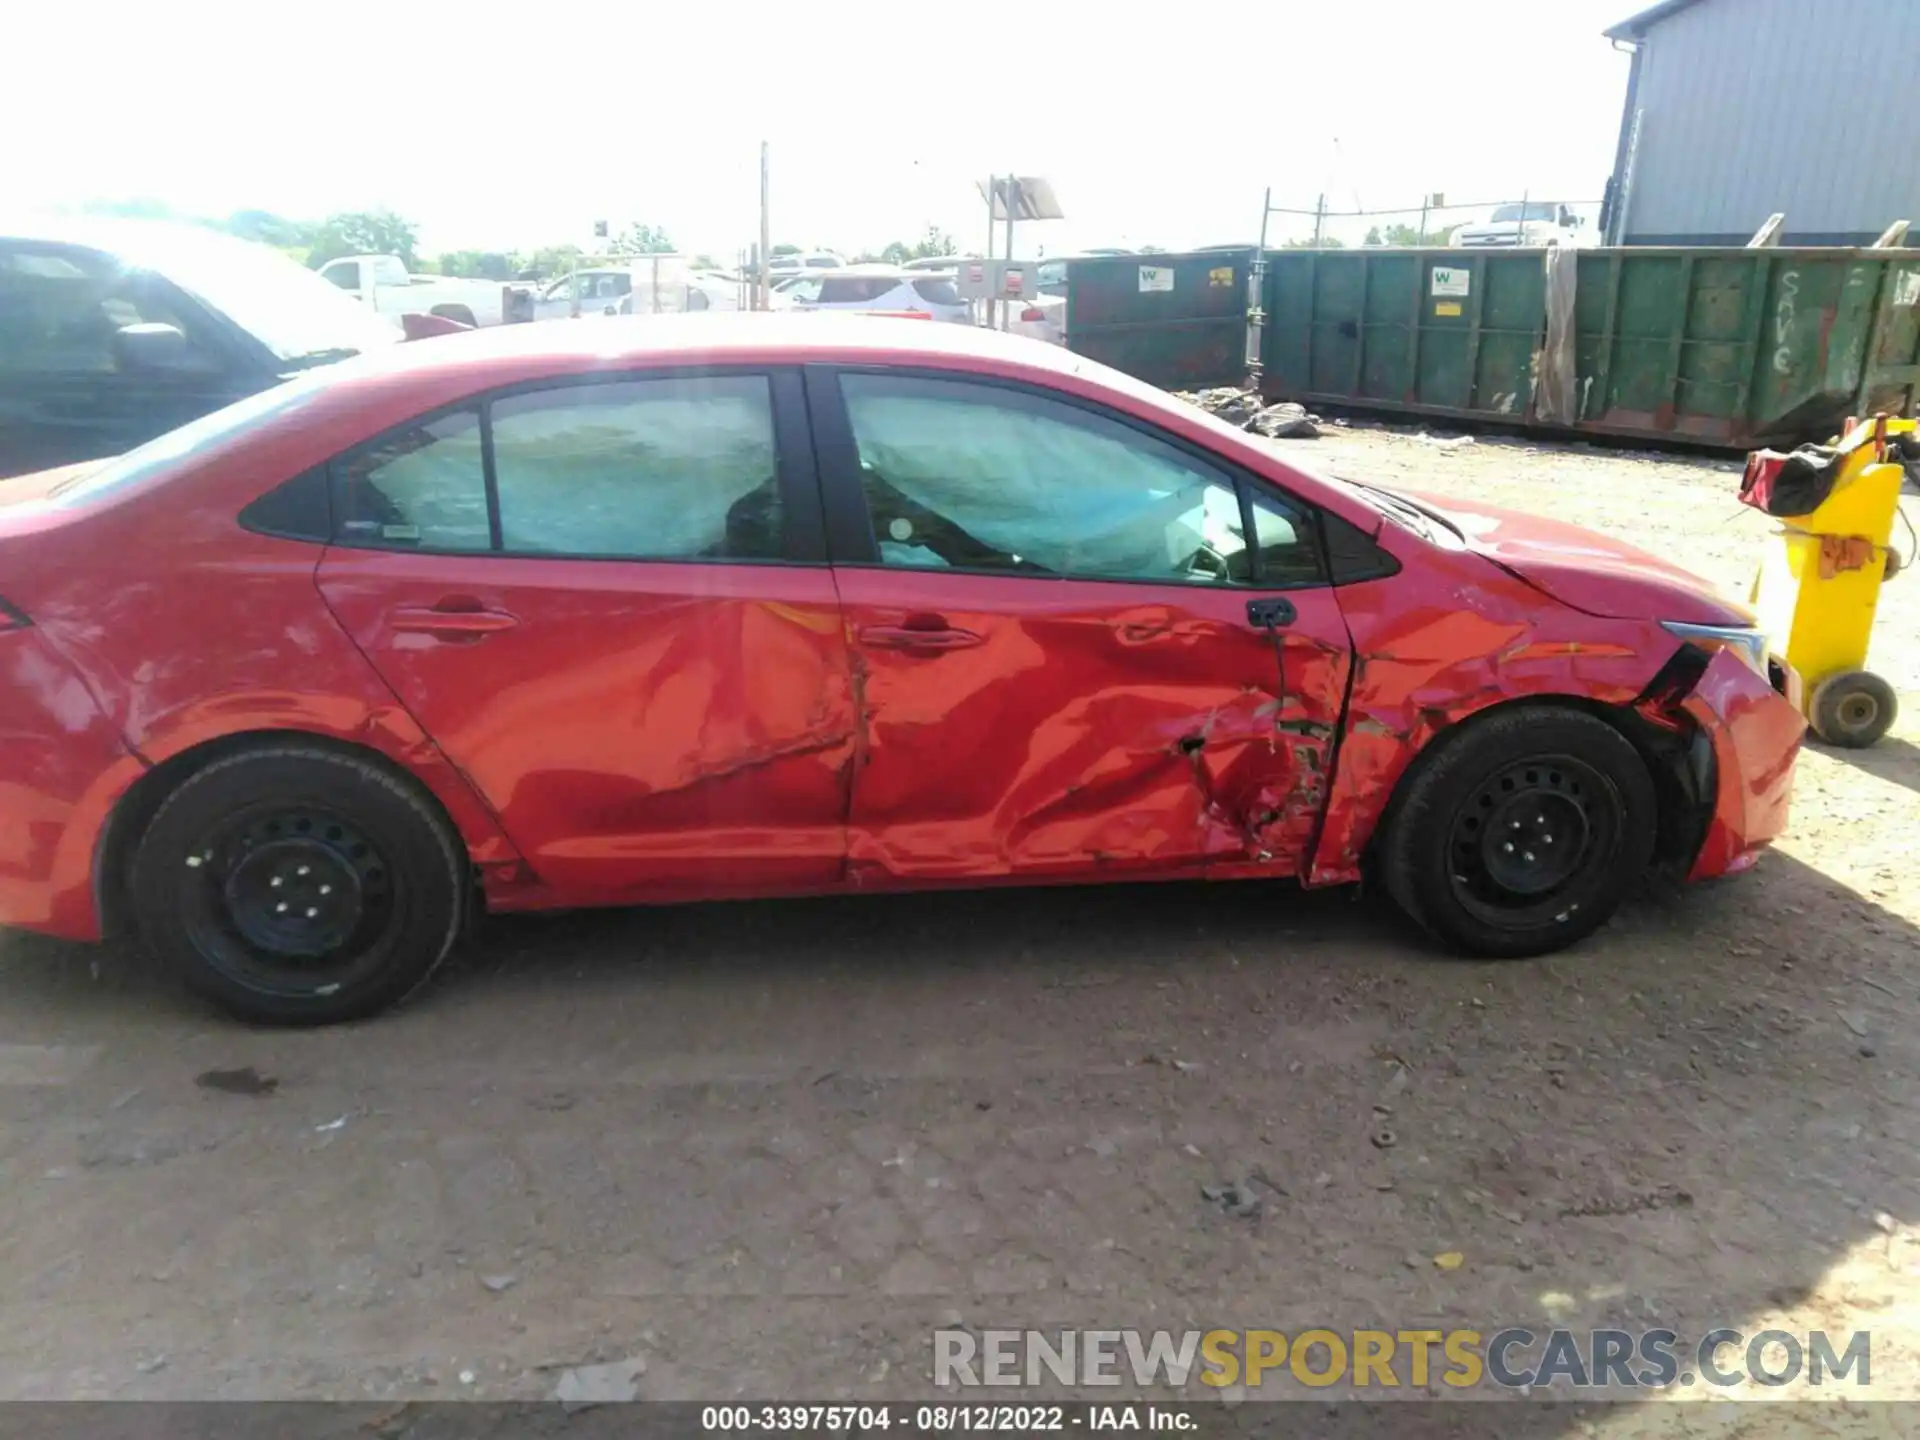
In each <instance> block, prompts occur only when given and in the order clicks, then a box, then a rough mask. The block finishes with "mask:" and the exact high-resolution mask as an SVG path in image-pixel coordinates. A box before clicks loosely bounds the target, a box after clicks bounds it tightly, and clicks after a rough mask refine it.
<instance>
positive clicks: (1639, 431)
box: [1068, 246, 1920, 450]
mask: <svg viewBox="0 0 1920 1440" xmlns="http://www.w3.org/2000/svg"><path fill="white" fill-rule="evenodd" d="M1263 258H1264V271H1265V275H1264V283H1263V285H1262V287H1261V294H1262V300H1263V303H1262V305H1261V306H1260V309H1261V311H1263V312H1264V313H1263V315H1262V316H1260V317H1257V318H1259V319H1261V320H1262V321H1263V323H1262V324H1261V325H1260V327H1259V329H1258V331H1257V332H1253V333H1255V334H1256V335H1257V343H1258V358H1259V360H1260V379H1261V388H1262V390H1263V391H1264V392H1265V393H1266V394H1267V395H1268V396H1269V397H1271V398H1274V399H1286V400H1298V401H1300V402H1302V403H1305V404H1320V405H1326V406H1344V407H1348V408H1351V409H1355V410H1363V411H1378V412H1385V413H1404V414H1410V415H1424V416H1433V417H1435V418H1442V419H1449V420H1456V421H1476V420H1477V421H1487V422H1495V423H1500V424H1505V425H1514V426H1520V427H1524V428H1529V429H1545V430H1555V431H1579V432H1586V433H1592V434H1602V435H1621V436H1638V437H1643V438H1648V439H1667V440H1685V441H1691V442H1694V443H1700V444H1708V445H1722V446H1727V447H1730V448H1734V449H1743V450H1744V449H1749V448H1752V447H1753V446H1755V445H1757V444H1762V443H1773V442H1785V441H1794V440H1799V439H1802V438H1807V437H1818V436H1825V435H1828V434H1831V433H1832V432H1833V430H1834V429H1835V428H1836V427H1837V426H1838V424H1839V423H1840V422H1841V421H1842V420H1843V419H1845V417H1846V416H1848V415H1852V414H1860V415H1868V414H1873V413H1875V412H1877V411H1883V410H1884V411H1887V412H1889V413H1896V414H1897V413H1901V412H1904V411H1906V410H1907V409H1908V408H1909V407H1910V406H1912V405H1913V404H1914V403H1915V401H1916V399H1920V252H1915V251H1912V250H1897V249H1896V250H1879V249H1837V248H1836V249H1790V250H1775V249H1707V248H1687V249H1681V248H1668V247H1651V246H1649V247H1638V246H1636V247H1626V248H1618V249H1594V250H1562V251H1560V252H1558V253H1557V254H1554V255H1550V253H1549V252H1548V251H1545V250H1538V249H1526V250H1521V249H1514V250H1468V249H1460V250H1453V249H1445V250H1442V249H1431V250H1428V249H1422V250H1400V249H1389V248H1377V247H1369V248H1365V249H1356V250H1272V251H1268V252H1266V254H1265V256H1264V257H1263ZM1147 260H1154V261H1160V262H1166V264H1167V267H1168V270H1169V272H1170V273H1171V274H1172V276H1173V279H1172V282H1171V284H1170V285H1167V284H1166V282H1164V281H1161V280H1160V279H1159V277H1158V276H1154V277H1149V278H1150V279H1152V280H1153V282H1154V285H1155V286H1164V287H1165V288H1152V289H1149V288H1145V287H1144V285H1143V282H1142V280H1141V278H1140V275H1141V264H1143V263H1144V262H1145V261H1147ZM1209 261H1212V262H1214V263H1216V264H1218V265H1219V266H1221V267H1224V268H1226V269H1227V270H1228V271H1229V272H1230V273H1229V274H1228V275H1227V276H1226V278H1223V279H1222V280H1221V281H1220V282H1219V283H1217V284H1215V283H1213V282H1211V281H1209V280H1208V279H1207V278H1206V277H1207V274H1208V262H1209ZM1252 264H1253V256H1252V253H1251V252H1249V251H1236V252H1215V253H1213V254H1211V255H1209V254H1207V253H1205V252H1202V254H1200V255H1197V256H1194V255H1188V256H1153V257H1128V258H1127V259H1125V260H1122V261H1107V260H1100V261H1091V262H1088V261H1076V262H1075V263H1074V264H1073V266H1072V267H1070V271H1069V291H1068V316H1069V319H1068V344H1069V345H1070V346H1071V347H1072V348H1073V349H1075V350H1077V351H1080V352H1081V353H1083V354H1087V355H1090V356H1093V357H1094V358H1096V359H1100V360H1104V361H1106V362H1107V363H1109V364H1112V365H1115V366H1117V367H1118V368H1120V369H1122V370H1127V371H1129V372H1131V373H1132V374H1135V375H1138V376H1141V377H1142V378H1144V379H1148V380H1152V381H1155V382H1156V383H1159V384H1163V385H1179V386H1189V387H1190V386H1197V385H1223V384H1236V383H1240V382H1241V381H1243V380H1244V379H1245V378H1246V375H1247V373H1248V370H1249V367H1248V366H1247V365H1246V364H1245V361H1244V356H1243V353H1242V348H1243V347H1238V346H1236V345H1235V344H1233V343H1232V341H1233V337H1234V333H1235V327H1236V325H1237V326H1238V327H1239V330H1238V332H1237V333H1238V334H1239V336H1240V338H1241V340H1242V341H1243V342H1244V340H1245V338H1246V336H1247V334H1248V333H1249V325H1250V322H1251V321H1252V320H1253V319H1255V318H1256V317H1254V316H1252V315H1249V314H1248V313H1246V310H1247V307H1246V306H1245V303H1244V295H1245V291H1244V289H1236V282H1237V280H1238V279H1239V277H1241V276H1242V275H1244V274H1246V273H1247V272H1249V271H1250V270H1251V268H1252ZM1083 285H1084V286H1085V289H1084V291H1083V289H1082V287H1083ZM1236 305H1237V306H1238V307H1239V309H1238V311H1237V312H1236V309H1235V307H1236ZM1081 327H1084V328H1081Z"/></svg>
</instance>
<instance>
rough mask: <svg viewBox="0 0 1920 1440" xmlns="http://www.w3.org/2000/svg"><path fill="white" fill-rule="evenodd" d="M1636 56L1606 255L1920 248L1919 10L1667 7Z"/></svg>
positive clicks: (1607, 216)
mask: <svg viewBox="0 0 1920 1440" xmlns="http://www.w3.org/2000/svg"><path fill="white" fill-rule="evenodd" d="M1605 33H1606V36H1607V38H1608V39H1609V40H1611V41H1613V42H1614V44H1615V45H1616V46H1617V47H1619V48H1622V49H1628V48H1630V49H1631V50H1632V52H1633V64H1632V69H1631V71H1630V72H1629V78H1628V81H1627V98H1626V106H1625V110H1624V113H1623V114H1622V116H1621V120H1620V141H1619V147H1618V150H1617V152H1616V154H1615V157H1614V166H1613V178H1612V180H1611V181H1610V182H1609V184H1608V187H1607V204H1606V209H1605V212H1604V213H1603V215H1602V217H1601V233H1602V235H1603V236H1605V238H1606V241H1607V243H1609V244H1615V245H1744V244H1745V243H1746V242H1747V241H1748V240H1749V239H1750V238H1751V237H1752V236H1753V234H1754V232H1755V231H1757V230H1758V229H1759V228H1760V227H1761V225H1763V224H1764V223H1765V222H1766V220H1767V218H1768V217H1769V216H1770V215H1773V214H1775V213H1776V212H1777V213H1781V214H1784V215H1785V217H1786V221H1785V228H1784V229H1783V231H1782V232H1781V234H1780V237H1779V243H1780V244H1783V245H1870V244H1872V243H1873V242H1874V240H1875V239H1877V238H1878V237H1879V236H1880V234H1881V233H1882V232H1883V231H1885V230H1886V228H1887V226H1888V225H1890V224H1892V223H1893V222H1894V221H1896V220H1910V221H1912V222H1913V226H1914V230H1913V232H1910V234H1909V238H1908V240H1907V243H1908V244H1909V245H1912V244H1916V243H1920V84H1916V83H1915V82H1914V78H1913V76H1912V74H1911V73H1910V70H1911V66H1912V62H1913V56H1914V54H1915V51H1916V46H1917V45H1920V0H1662V3H1661V4H1657V5H1654V6H1652V7H1651V8H1650V9H1647V10H1644V11H1642V12H1641V13H1640V14H1638V15H1635V16H1634V17H1633V18H1632V19H1630V20H1624V21H1622V22H1621V23H1620V24H1618V25H1616V26H1614V27H1613V28H1612V29H1611V30H1608V31H1607V32H1605Z"/></svg>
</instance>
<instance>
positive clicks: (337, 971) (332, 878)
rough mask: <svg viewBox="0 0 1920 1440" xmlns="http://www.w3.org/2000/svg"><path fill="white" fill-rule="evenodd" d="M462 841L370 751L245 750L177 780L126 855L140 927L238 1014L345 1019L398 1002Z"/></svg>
mask: <svg viewBox="0 0 1920 1440" xmlns="http://www.w3.org/2000/svg"><path fill="white" fill-rule="evenodd" d="M464 869H465V861H464V851H463V849H462V848H461V847H460V844H459V841H458V838H457V837H456V836H455V835H454V834H453V831H452V829H451V827H450V826H449V825H448V823H447V821H446V819H445V817H444V815H442V814H441V813H440V812H439V810H438V807H437V806H435V805H434V804H433V803H432V801H431V800H430V799H429V798H428V797H427V796H425V795H424V794H423V793H422V792H420V791H419V790H418V789H417V788H416V787H414V786H413V785H411V784H410V783H408V782H407V781H405V780H403V779H401V778H399V777H397V776H395V775H392V774H390V773H389V772H387V771H386V770H385V769H384V768H382V767H380V766H378V765H376V764H374V763H373V762H371V761H368V760H363V759H360V758H358V757H356V756H352V755H348V754H344V753H340V752H335V751H331V750H322V749H317V748H316V749H308V748H304V747H300V748H280V749H272V750H267V749H262V750H251V751H245V752H242V753H240V754H238V755H234V756H230V757H227V758H225V759H222V760H219V761H216V762H214V763H213V764H211V765H209V766H207V767H206V768H205V769H203V770H200V771H198V772H196V773H194V774H193V775H191V776H189V777H188V778H187V779H186V781H184V782H183V783H182V784H181V785H180V787H179V788H178V789H177V790H175V791H174V793H173V794H172V795H171V796H169V797H168V799H167V800H166V802H165V803H164V804H163V805H162V806H161V808H160V810H159V812H158V813H157V814H156V815H155V816H154V819H153V822H152V824H151V825H150V826H149V827H148V829H147V832H146V834H145V835H144V836H143V837H142V839H141V841H140V844H139V847H138V849H137V850H136V852H135V855H134V860H133V873H132V891H133V898H134V906H135V916H136V920H137V923H138V925H139V929H140V933H141V935H142V936H143V938H144V939H145V940H146V941H147V943H148V944H149V946H150V947H151V948H153V949H154V950H155V951H156V952H158V953H159V954H160V955H161V956H162V957H163V958H165V959H166V960H168V961H169V962H170V963H171V964H172V965H173V966H174V968H175V969H176V970H177V971H178V972H179V973H180V974H181V976H182V978H183V979H184V980H185V981H186V983H187V984H188V985H189V986H190V987H191V988H192V989H194V990H196V991H197V992H199V993H201V994H203V995H206V996H208V997H209V998H211V999H213V1000H215V1001H216V1002H218V1003H219V1004H221V1005H222V1006H224V1007H225V1008H226V1009H228V1010H229V1011H231V1012H233V1013H234V1014H236V1015H239V1016H241V1017H243V1018H246V1019H250V1020H259V1021H266V1022H272V1023H283V1024H323V1023H327V1022H330V1021H335V1020H344V1019H351V1018H355V1017H357V1016H361V1015H367V1014H371V1013H373V1012H374V1011H375V1010H378V1009H381V1008H382V1007H384V1006H386V1005H388V1004H391V1003H393V1002H394V1001H396V1000H398V999H400V998H402V997H403V996H404V995H405V994H407V993H408V992H409V991H411V990H412V989H413V988H414V987H415V986H417V985H418V984H420V983H421V982H422V981H423V980H425V979H426V977H427V976H428V975H429V974H431V973H432V971H433V969H434V968H435V967H436V966H437V965H438V964H439V963H440V961H441V959H443V958H444V957H445V955H446V954H447V952H448V950H449V949H450V948H451V946H452V943H453V940H454V938H455V936H456V935H457V933H458V931H459V921H460V916H461V914H462V911H463V900H464V895H465V890H466V885H465V880H464Z"/></svg>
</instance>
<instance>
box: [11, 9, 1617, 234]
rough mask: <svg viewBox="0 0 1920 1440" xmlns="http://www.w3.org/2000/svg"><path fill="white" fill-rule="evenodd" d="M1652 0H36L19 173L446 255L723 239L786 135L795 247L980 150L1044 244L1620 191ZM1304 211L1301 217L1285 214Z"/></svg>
mask: <svg viewBox="0 0 1920 1440" xmlns="http://www.w3.org/2000/svg"><path fill="white" fill-rule="evenodd" d="M1637 8H1640V6H1639V5H1638V4H1636V3H1634V0H1448V3H1446V4H1444V5H1443V4H1437V3H1419V0H1337V3H1326V4H1319V3H1313V4H1309V3H1303V0H1261V3H1256V4H1253V5H1241V6H1227V5H1224V4H1221V5H1214V6H1191V7H1189V6H1167V5H1164V4H1158V3H1148V0H1134V3H1129V0H1108V3H1104V4H1103V3H1079V0H1070V3H1056V4H1051V5H1049V4H1034V3H1026V4H1001V3H993V0H981V3H975V4H970V5H957V6H947V5H931V4H927V3H924V0H896V3H893V4H887V5H868V4H862V3H839V0H836V3H835V4H833V5H828V6H807V5H800V6H795V5H792V4H790V3H789V4H780V5H762V4H759V3H758V0H734V3H732V4H729V5H722V6H706V5H702V6H697V7H696V6H686V7H681V6H672V7H669V6H665V5H655V4H653V3H649V0H640V3H638V4H635V3H631V0H625V3H622V0H600V3H585V4H571V5H563V6H555V7H553V8H551V9H545V10H537V9H531V8H523V7H516V8H514V9H511V10H489V9H488V8H486V7H483V6H480V5H477V4H474V3H472V0H468V3H466V4H460V5H454V4H447V3H442V0H385V3H381V4H365V3H362V0H327V3H324V4H314V5H303V6H299V7H293V6H285V5H279V4H273V3H271V0H253V3H249V4H244V5H240V4H230V3H225V0H160V3H154V0H134V3H128V0H97V3H95V4H93V5H89V6H87V7H85V9H84V21H83V20H82V19H81V18H80V17H81V15H82V13H83V12H80V11H75V10H73V9H70V8H68V7H63V6H46V5H19V6H15V7H10V8H9V11H8V15H7V21H6V32H7V33H6V46H5V48H6V51H7V54H8V64H7V72H8V73H7V77H6V82H5V84H4V85H0V135H3V136H6V137H8V140H7V141H6V143H5V144H4V146H0V195H3V196H4V200H0V203H3V204H5V205H7V206H8V207H9V208H32V209H43V208H60V207H67V206H74V205H78V204H82V203H86V202H89V201H97V200H126V199H133V198H148V199H156V200H160V201H162V202H164V203H165V204H167V205H169V206H170V207H172V208H173V209H174V210H176V211H178V212H181V213H185V214H194V215H214V216H218V215H225V214H227V213H230V212H231V211H234V210H237V209H245V208H258V209H266V210H272V211H276V212H279V213H281V214H286V215H290V216H296V217H301V218H319V217H321V216H324V215H325V214H327V213H330V212H333V211H338V210H356V209H368V208H376V207H384V208H391V209H394V210H397V211H398V212H400V213H401V214H403V215H405V216H407V217H408V218H409V219H410V220H412V221H413V222H414V223H415V224H416V225H417V227H418V229H419V233H420V238H421V245H420V248H421V250H422V252H423V253H426V254H433V253H437V252H438V251H441V250H446V249H467V248H473V249H525V248H532V247H536V246H539V245H546V244H567V243H585V244H590V243H591V235H592V226H593V222H594V221H596V220H601V219H604V220H607V221H608V222H609V223H610V224H611V225H612V226H613V227H614V229H615V230H616V231H617V230H618V229H620V228H622V227H623V226H625V225H626V224H628V223H631V222H646V223H649V224H653V225H658V226H663V227H664V228H665V229H666V230H667V231H668V233H669V235H670V236H671V237H672V239H673V241H674V242H675V244H676V245H677V246H678V247H679V248H680V249H682V250H686V251H689V252H692V251H707V252H709V253H711V254H714V255H716V256H731V255H733V254H735V253H736V252H738V251H739V250H740V249H741V248H743V247H745V246H747V245H749V244H750V243H751V242H752V241H753V239H754V237H755V236H756V234H757V232H758V224H759V221H758V204H759V173H758V172H759V155H760V143H761V142H762V141H763V140H764V141H766V142H767V143H768V145H769V147H770V155H771V166H770V173H771V186H770V191H771V206H770V209H771V214H772V220H773V227H772V228H773V232H774V233H773V238H774V241H775V243H780V242H783V241H784V242H788V243H793V244H798V245H803V246H807V247H814V246H825V247H832V248H836V249H840V250H843V251H846V252H848V253H851V252H854V251H858V250H861V249H867V248H871V249H876V250H877V249H878V248H880V247H881V246H882V245H884V244H885V243H886V242H887V241H889V240H893V239H904V240H909V241H910V240H912V239H914V238H916V237H917V236H918V235H919V234H921V233H923V232H924V231H925V229H926V227H927V226H928V225H929V224H932V225H937V226H939V227H941V228H943V229H945V230H947V231H949V232H950V233H952V234H953V235H954V237H955V238H956V240H957V241H958V242H959V244H960V245H961V247H962V248H963V249H965V250H968V251H976V250H978V249H979V248H980V247H981V245H982V244H983V243H984V242H985V239H986V234H985V231H986V218H985V206H984V202H983V201H982V200H981V198H980V195H979V192H978V190H977V189H976V185H977V182H978V181H980V180H981V179H982V178H984V177H985V176H987V175H989V174H993V173H1006V172H1008V171H1012V172H1015V173H1018V174H1023V175H1038V176H1044V177H1045V178H1046V179H1048V180H1049V181H1051V183H1052V185H1053V188H1054V191H1055V193H1056V194H1057V195H1058V197H1059V199H1060V203H1061V207H1062V209H1063V210H1065V212H1066V215H1067V218H1066V219H1064V220H1060V221H1050V222H1045V223H1035V224H1029V225H1024V226H1021V227H1019V228H1018V229H1017V230H1016V233H1015V249H1016V253H1018V254H1021V255H1026V256H1031V255H1034V254H1037V253H1051V254H1066V253H1070V252H1072V251H1073V250H1076V249H1080V248H1083V247H1086V246H1100V245H1112V246H1128V247H1137V246H1141V245H1159V246H1163V247H1165V248H1168V249H1182V248H1187V247H1191V246H1195V245H1206V244H1228V243H1234V242H1250V241H1252V240H1254V239H1255V238H1257V237H1258V235H1259V231H1260V219H1261V204H1262V195H1263V191H1264V190H1265V189H1266V188H1267V187H1269V186H1271V187H1272V191H1273V203H1274V204H1275V205H1277V206H1292V207H1297V208H1300V209H1307V210H1310V209H1311V208H1312V207H1313V205H1314V203H1315V198H1316V196H1318V195H1320V194H1321V193H1325V194H1326V195H1327V196H1328V204H1329V207H1330V208H1332V209H1356V208H1384V207H1390V206H1399V205H1412V206H1417V205H1418V204H1419V199H1420V196H1421V195H1422V194H1424V193H1429V192H1434V191H1438V192H1441V193H1443V194H1445V195H1446V196H1447V198H1448V199H1449V200H1451V201H1480V200H1485V201H1493V200H1510V199H1512V200H1517V199H1519V198H1521V196H1523V195H1530V196H1532V197H1534V198H1536V199H1538V198H1548V199H1559V200H1566V201H1593V202H1597V201H1598V199H1599V196H1600V193H1601V189H1602V187H1603V186H1604V184H1605V182H1606V178H1607V174H1608V172H1609V170H1610V169H1611V166H1612V160H1613V148H1614V141H1615V137H1616V134H1617V131H1618V126H1619V120H1620V110H1621V104H1622V100H1623V95H1624V90H1625V85H1626V72H1627V58H1626V56H1625V55H1623V54H1619V53H1616V52H1615V51H1614V50H1613V48H1612V47H1611V45H1610V44H1609V43H1608V42H1607V41H1606V40H1604V39H1603V38H1601V35H1600V31H1601V30H1602V29H1603V28H1605V27H1606V26H1607V25H1609V24H1612V23H1614V22H1615V21H1618V20H1621V19H1624V18H1625V17H1626V16H1627V15H1629V14H1631V13H1633V12H1634V11H1635V10H1636V9H1637ZM815 16H819V17H822V18H817V19H816V18H813V17H815ZM23 62H24V63H23ZM1594 208H1597V207H1589V209H1588V213H1589V214H1592V213H1594ZM1417 218H1418V216H1417V214H1415V215H1409V216H1408V217H1407V219H1408V220H1409V221H1410V222H1411V221H1414V220H1417ZM1450 218H1452V219H1455V220H1458V219H1466V218H1474V217H1471V216H1468V215H1466V214H1464V213H1463V214H1457V215H1454V216H1451V217H1450ZM1369 223H1372V222H1370V221H1360V222H1339V221H1336V222H1333V224H1332V226H1331V227H1330V229H1331V233H1334V234H1336V235H1339V236H1341V237H1342V238H1344V239H1347V240H1348V241H1350V242H1352V241H1357V240H1358V239H1359V238H1360V237H1361V235H1362V234H1363V233H1364V231H1365V228H1366V225H1367V224H1369ZM1311 229H1312V220H1311V219H1310V218H1300V217H1293V216H1285V215H1276V216H1274V217H1273V220H1272V228H1271V231H1270V234H1271V235H1272V237H1273V238H1274V239H1276V240H1278V239H1285V238H1287V237H1288V236H1289V235H1295V236H1300V237H1304V236H1305V235H1306V234H1308V233H1310V232H1311Z"/></svg>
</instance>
